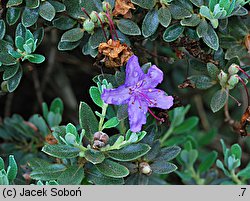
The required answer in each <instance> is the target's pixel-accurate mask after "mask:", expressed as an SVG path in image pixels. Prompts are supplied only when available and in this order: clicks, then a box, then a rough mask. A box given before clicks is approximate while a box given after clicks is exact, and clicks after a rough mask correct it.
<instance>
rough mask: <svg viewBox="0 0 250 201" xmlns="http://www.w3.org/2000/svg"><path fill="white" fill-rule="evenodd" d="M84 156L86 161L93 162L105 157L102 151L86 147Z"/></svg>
mask: <svg viewBox="0 0 250 201" xmlns="http://www.w3.org/2000/svg"><path fill="white" fill-rule="evenodd" d="M84 157H85V158H86V160H87V161H89V162H91V163H93V164H98V163H101V162H103V161H104V159H105V156H104V154H103V153H102V152H100V151H97V150H94V149H87V150H86V151H85V152H84Z"/></svg>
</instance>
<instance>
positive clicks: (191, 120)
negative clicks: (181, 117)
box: [173, 117, 199, 134]
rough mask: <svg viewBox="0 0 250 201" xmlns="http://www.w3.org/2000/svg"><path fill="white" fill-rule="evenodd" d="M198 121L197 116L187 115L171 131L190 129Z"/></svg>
mask: <svg viewBox="0 0 250 201" xmlns="http://www.w3.org/2000/svg"><path fill="white" fill-rule="evenodd" d="M198 123H199V118H198V117H189V118H187V119H186V120H185V121H184V122H183V123H182V124H181V125H179V126H177V127H175V128H174V131H173V133H175V134H181V133H185V132H188V131H190V130H191V129H193V128H194V127H195V126H196V125H197V124H198Z"/></svg>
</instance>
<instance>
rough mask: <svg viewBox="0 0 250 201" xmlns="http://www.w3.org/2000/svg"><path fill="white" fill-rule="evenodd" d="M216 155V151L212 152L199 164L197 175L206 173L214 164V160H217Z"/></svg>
mask: <svg viewBox="0 0 250 201" xmlns="http://www.w3.org/2000/svg"><path fill="white" fill-rule="evenodd" d="M217 155H218V153H217V152H216V151H213V152H211V153H209V154H208V155H207V156H206V157H205V158H204V159H203V160H202V162H201V164H200V165H199V167H198V171H199V173H203V172H206V171H208V170H209V169H210V168H211V167H212V165H213V164H214V163H215V160H216V158H217Z"/></svg>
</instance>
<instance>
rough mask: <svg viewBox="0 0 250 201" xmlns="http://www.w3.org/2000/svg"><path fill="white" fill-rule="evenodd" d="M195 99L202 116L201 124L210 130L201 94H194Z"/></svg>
mask: <svg viewBox="0 0 250 201" xmlns="http://www.w3.org/2000/svg"><path fill="white" fill-rule="evenodd" d="M194 101H195V104H196V107H197V110H198V114H199V116H200V119H201V124H202V126H203V128H204V129H205V130H206V131H208V130H209V129H210V125H209V122H208V119H207V115H206V112H205V109H204V106H203V104H202V98H201V95H195V96H194Z"/></svg>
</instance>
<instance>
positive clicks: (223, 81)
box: [218, 70, 228, 87]
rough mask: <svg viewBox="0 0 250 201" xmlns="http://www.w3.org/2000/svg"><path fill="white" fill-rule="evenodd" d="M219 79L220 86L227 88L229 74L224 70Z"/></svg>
mask: <svg viewBox="0 0 250 201" xmlns="http://www.w3.org/2000/svg"><path fill="white" fill-rule="evenodd" d="M218 79H219V81H220V85H221V86H222V87H225V86H226V83H227V80H228V75H227V73H225V72H224V71H223V70H221V71H220V73H219V75H218Z"/></svg>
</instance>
